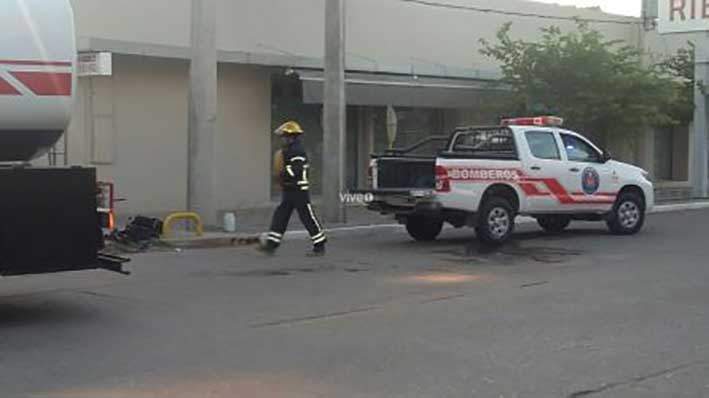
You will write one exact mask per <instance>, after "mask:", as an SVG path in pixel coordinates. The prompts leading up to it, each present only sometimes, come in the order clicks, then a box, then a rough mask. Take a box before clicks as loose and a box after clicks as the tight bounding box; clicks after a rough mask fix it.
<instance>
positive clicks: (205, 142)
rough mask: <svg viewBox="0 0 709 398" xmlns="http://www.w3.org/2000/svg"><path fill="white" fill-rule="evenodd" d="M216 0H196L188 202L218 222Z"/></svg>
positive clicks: (204, 216) (210, 221) (209, 222)
mask: <svg viewBox="0 0 709 398" xmlns="http://www.w3.org/2000/svg"><path fill="white" fill-rule="evenodd" d="M216 20H217V10H216V0H192V35H191V36H192V37H191V63H190V82H189V143H188V145H189V149H188V152H189V155H188V156H189V160H188V168H189V172H188V177H187V182H188V197H187V206H188V208H189V209H190V210H192V211H194V212H196V213H198V214H199V215H200V216H201V217H202V219H203V221H204V223H205V224H207V225H212V226H215V225H217V201H216V187H217V182H216V152H217V140H216V138H217V34H216Z"/></svg>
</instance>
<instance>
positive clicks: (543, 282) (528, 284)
mask: <svg viewBox="0 0 709 398" xmlns="http://www.w3.org/2000/svg"><path fill="white" fill-rule="evenodd" d="M548 284H549V281H542V282H533V283H527V284H526V285H522V286H520V287H521V288H522V289H526V288H529V287H537V286H543V285H548Z"/></svg>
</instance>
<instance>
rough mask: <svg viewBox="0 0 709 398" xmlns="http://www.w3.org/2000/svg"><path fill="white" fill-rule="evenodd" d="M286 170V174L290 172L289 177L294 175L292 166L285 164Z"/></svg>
mask: <svg viewBox="0 0 709 398" xmlns="http://www.w3.org/2000/svg"><path fill="white" fill-rule="evenodd" d="M286 171H287V172H288V174H290V176H291V177H295V173H294V172H293V166H291V165H288V166H286Z"/></svg>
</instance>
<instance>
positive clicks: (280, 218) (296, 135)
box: [260, 121, 327, 256]
mask: <svg viewBox="0 0 709 398" xmlns="http://www.w3.org/2000/svg"><path fill="white" fill-rule="evenodd" d="M303 133H304V132H303V129H302V128H301V127H300V125H299V124H298V123H296V122H292V121H291V122H287V123H284V124H283V125H281V126H280V127H278V128H277V129H276V131H275V134H276V135H278V136H280V137H281V140H282V143H283V148H282V149H281V150H280V151H278V152H277V153H276V155H275V157H274V162H273V164H274V174H275V177H276V178H277V179H278V180H279V182H280V185H281V188H282V191H283V192H282V197H281V204H280V205H279V206H278V208H277V209H276V211H275V213H274V214H273V221H272V223H271V230H270V232H269V233H268V234H267V235H266V236H265V239H264V241H262V242H261V245H260V250H261V251H262V252H264V253H266V254H274V253H275V251H276V249H278V247H279V246H280V244H281V241H282V240H283V234H284V233H285V232H286V229H287V228H288V222H289V220H290V217H291V214H292V213H293V210H296V211H297V212H298V216H300V220H301V221H302V223H303V225H304V226H305V228H307V230H308V233H309V234H310V238H311V239H312V242H313V250H312V252H311V253H310V254H309V255H310V256H322V255H324V254H325V244H326V243H327V237H326V236H325V231H323V229H322V226H321V224H320V222H319V221H318V219H317V217H316V216H315V212H314V211H313V206H312V204H311V203H310V182H309V180H308V174H309V173H308V172H309V168H310V165H309V164H308V155H307V154H306V153H305V148H303V142H302V139H303Z"/></svg>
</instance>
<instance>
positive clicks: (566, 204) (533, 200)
mask: <svg viewBox="0 0 709 398" xmlns="http://www.w3.org/2000/svg"><path fill="white" fill-rule="evenodd" d="M562 125H563V120H562V119H560V118H557V117H552V116H543V117H533V118H519V119H508V120H504V121H503V123H502V125H501V126H495V127H469V128H459V129H457V130H455V131H454V132H453V134H452V135H451V136H450V137H448V138H441V137H433V138H431V139H429V140H426V141H424V142H422V143H420V144H418V145H415V146H414V147H412V148H408V149H406V150H394V151H388V152H387V153H386V154H384V155H381V156H375V157H374V159H373V160H372V163H371V170H370V173H371V181H370V185H371V190H370V191H367V193H369V194H371V195H370V196H372V197H373V198H374V200H373V201H372V202H371V203H370V204H369V209H370V210H374V211H378V212H380V213H382V214H394V215H396V218H397V220H399V222H400V223H402V224H405V225H406V228H407V230H408V232H409V234H410V235H411V237H413V238H414V239H416V240H420V241H427V240H434V239H436V238H437V237H438V235H439V234H440V232H441V229H442V227H443V224H444V223H446V222H447V223H450V224H452V225H453V226H455V227H457V228H461V227H465V226H470V227H474V228H475V230H476V234H477V236H478V238H479V239H480V240H481V241H483V242H485V243H490V244H501V243H503V242H505V241H506V240H507V239H508V238H509V237H510V236H511V235H512V233H513V232H514V227H515V218H516V217H517V216H518V215H526V216H531V217H534V218H536V219H537V221H538V223H539V225H540V226H541V227H542V228H543V229H544V230H546V231H549V232H553V233H558V232H561V231H562V230H564V229H565V228H566V227H568V226H569V223H570V222H571V221H572V220H582V221H605V222H606V223H607V224H608V227H609V229H610V230H611V232H612V233H614V234H619V235H631V234H635V233H637V232H638V231H640V230H641V229H642V227H643V224H644V222H645V215H646V213H647V212H648V211H650V210H651V209H652V207H653V205H654V190H653V184H652V182H651V181H650V179H649V175H648V173H647V172H646V171H644V170H642V169H640V168H638V167H635V166H632V165H629V164H626V163H621V162H617V161H614V160H612V159H611V156H610V154H609V153H608V152H607V151H605V150H601V149H599V148H598V147H597V146H595V145H594V144H593V143H592V142H590V141H589V140H587V139H586V138H584V137H583V136H581V135H579V134H577V133H574V132H571V131H568V130H565V129H563V128H561V126H562Z"/></svg>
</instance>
